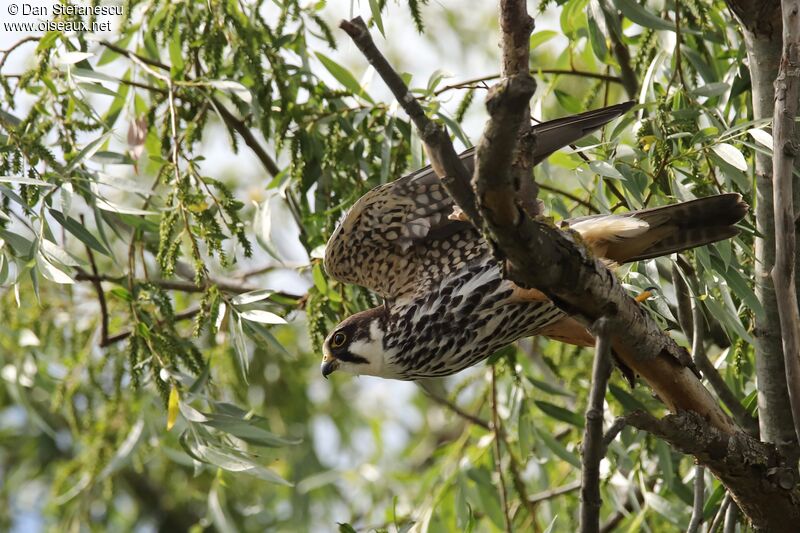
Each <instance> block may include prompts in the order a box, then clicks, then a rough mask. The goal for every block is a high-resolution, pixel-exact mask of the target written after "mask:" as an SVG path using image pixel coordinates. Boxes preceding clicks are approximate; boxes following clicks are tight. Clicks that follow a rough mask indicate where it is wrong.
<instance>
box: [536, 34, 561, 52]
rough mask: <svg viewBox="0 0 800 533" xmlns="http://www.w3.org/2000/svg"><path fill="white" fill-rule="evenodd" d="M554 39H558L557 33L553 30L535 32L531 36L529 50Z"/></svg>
mask: <svg viewBox="0 0 800 533" xmlns="http://www.w3.org/2000/svg"><path fill="white" fill-rule="evenodd" d="M554 37H558V32H555V31H553V30H542V31H537V32H536V33H534V34H533V35H531V44H530V46H531V50H534V49H535V48H537V47H539V46H541V45H543V44H544V43H546V42H547V41H549V40H550V39H552V38H554Z"/></svg>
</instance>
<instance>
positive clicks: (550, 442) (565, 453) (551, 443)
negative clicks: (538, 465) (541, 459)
mask: <svg viewBox="0 0 800 533" xmlns="http://www.w3.org/2000/svg"><path fill="white" fill-rule="evenodd" d="M534 431H536V434H537V435H538V436H539V439H541V441H542V442H544V444H545V446H547V447H548V448H549V449H550V451H552V452H553V453H554V454H555V455H556V456H557V457H560V458H561V459H563V460H564V461H566V462H568V463H569V464H571V465H572V466H574V467H575V468H581V460H580V459H579V458H578V456H577V455H575V454H574V453H572V452H571V451H569V450H567V449H566V448H565V447H564V446H563V445H562V444H561V443H560V442H558V441H557V440H556V438H555V437H554V436H553V435H552V434H550V433H549V432H547V431H544V430H540V429H538V428H534Z"/></svg>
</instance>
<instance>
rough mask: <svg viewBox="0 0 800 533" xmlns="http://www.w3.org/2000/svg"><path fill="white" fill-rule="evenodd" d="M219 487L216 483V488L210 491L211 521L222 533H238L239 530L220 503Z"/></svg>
mask: <svg viewBox="0 0 800 533" xmlns="http://www.w3.org/2000/svg"><path fill="white" fill-rule="evenodd" d="M218 487H219V483H214V487H213V488H212V489H211V490H210V491H208V510H209V513H210V514H211V521H212V522H213V523H214V527H215V528H216V529H217V531H219V532H220V533H236V532H237V531H238V529H237V528H236V526H235V525H234V522H233V521H232V520H231V519H230V517H229V516H228V514H227V513H226V512H225V509H224V507H223V506H222V503H221V502H220V498H219V492H218Z"/></svg>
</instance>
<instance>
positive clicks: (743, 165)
mask: <svg viewBox="0 0 800 533" xmlns="http://www.w3.org/2000/svg"><path fill="white" fill-rule="evenodd" d="M711 149H712V150H714V153H716V154H717V155H718V156H719V157H720V159H722V160H723V161H725V162H726V163H728V164H729V165H731V166H732V167H734V168H736V169H738V170H741V171H746V170H747V160H746V159H745V158H744V155H743V154H742V152H741V151H740V150H739V149H738V148H736V147H735V146H733V145H732V144H728V143H721V144H717V145H714V146H712V147H711Z"/></svg>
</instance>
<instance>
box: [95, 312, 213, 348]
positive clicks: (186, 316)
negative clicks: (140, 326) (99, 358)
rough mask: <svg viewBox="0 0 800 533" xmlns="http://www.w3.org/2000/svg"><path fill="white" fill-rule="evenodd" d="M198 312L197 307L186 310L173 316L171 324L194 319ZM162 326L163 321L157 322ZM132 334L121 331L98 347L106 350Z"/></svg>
mask: <svg viewBox="0 0 800 533" xmlns="http://www.w3.org/2000/svg"><path fill="white" fill-rule="evenodd" d="M199 312H200V308H199V307H193V308H192V309H187V310H186V311H183V312H182V313H178V314H177V315H175V316H174V317H173V318H172V322H180V321H182V320H189V319H191V318H194V317H195V316H196V315H197V313H199ZM163 324H164V322H163V321H159V322H158V326H159V327H160V326H162V325H163ZM132 334H133V332H132V331H123V332H122V333H117V334H116V335H114V336H113V337H109V338H107V339H105V340H104V341H103V342H101V343H100V347H101V348H106V347H108V346H111V345H112V344H116V343H118V342H122V341H124V340H125V339H127V338H128V337H130V336H131V335H132Z"/></svg>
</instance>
